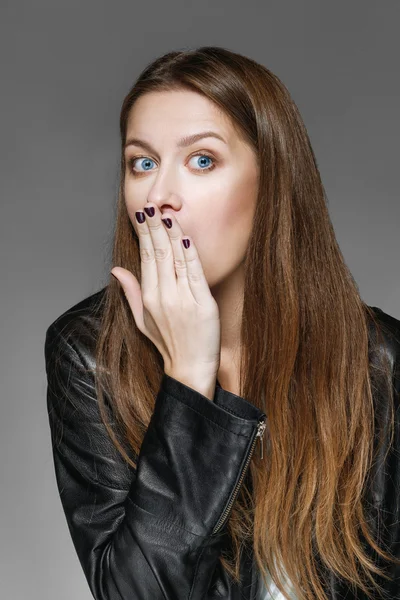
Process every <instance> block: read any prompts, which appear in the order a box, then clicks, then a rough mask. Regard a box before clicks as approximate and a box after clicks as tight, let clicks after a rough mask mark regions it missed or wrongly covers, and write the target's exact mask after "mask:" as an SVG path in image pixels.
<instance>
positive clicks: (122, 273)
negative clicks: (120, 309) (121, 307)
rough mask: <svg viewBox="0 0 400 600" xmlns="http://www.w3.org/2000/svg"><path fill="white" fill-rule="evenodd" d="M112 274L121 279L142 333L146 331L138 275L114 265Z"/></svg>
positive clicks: (120, 281)
mask: <svg viewBox="0 0 400 600" xmlns="http://www.w3.org/2000/svg"><path fill="white" fill-rule="evenodd" d="M110 273H111V274H112V275H114V277H115V278H116V279H117V280H118V281H119V283H120V284H121V287H122V289H123V292H124V294H125V297H126V299H127V301H128V304H129V306H130V308H131V311H132V314H133V316H134V319H135V323H136V325H137V327H138V329H140V331H141V332H142V333H144V332H145V330H146V326H145V323H144V318H143V300H142V293H141V289H140V285H139V282H138V280H137V279H136V277H135V276H134V275H133V274H132V273H131V272H130V271H128V270H127V269H124V268H123V267H113V269H112V270H111V271H110Z"/></svg>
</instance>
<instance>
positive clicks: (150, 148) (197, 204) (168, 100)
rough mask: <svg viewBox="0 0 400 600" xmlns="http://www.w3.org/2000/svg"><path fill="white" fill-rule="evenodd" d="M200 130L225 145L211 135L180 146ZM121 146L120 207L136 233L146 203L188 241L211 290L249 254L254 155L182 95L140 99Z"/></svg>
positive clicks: (193, 98)
mask: <svg viewBox="0 0 400 600" xmlns="http://www.w3.org/2000/svg"><path fill="white" fill-rule="evenodd" d="M205 131H213V132H215V133H216V134H218V135H220V136H221V137H222V138H223V140H224V141H222V140H221V139H217V138H215V137H209V136H208V137H204V138H203V139H199V140H197V141H195V142H194V143H191V144H190V145H187V146H184V147H183V146H180V145H179V140H180V139H181V138H183V137H187V136H191V135H194V134H197V133H202V132H205ZM133 138H135V140H136V141H135V143H134V144H133V143H132V144H130V143H129V142H130V140H133ZM139 140H140V142H142V144H141V143H140V142H139ZM126 142H127V144H128V145H127V147H126V148H125V159H126V171H125V182H124V183H125V201H126V206H127V210H128V214H129V218H130V220H131V222H132V225H133V227H134V228H135V231H136V232H137V221H136V217H135V212H136V211H138V210H141V211H143V207H144V205H145V204H146V203H147V202H151V203H153V204H155V205H156V206H157V207H158V209H159V211H160V212H161V213H162V214H163V216H169V215H171V214H172V217H173V218H175V219H176V220H177V221H178V223H179V225H180V227H181V228H182V230H183V234H187V235H188V236H190V237H191V238H192V239H193V241H194V243H195V245H196V248H197V251H198V253H199V256H200V260H201V263H202V265H203V270H204V274H205V277H206V279H207V282H208V284H209V286H210V288H212V287H213V286H215V285H217V284H219V283H221V282H222V281H223V280H224V279H226V278H227V277H228V276H229V275H231V274H232V273H233V272H234V271H235V270H236V269H237V268H238V267H239V266H240V264H241V263H242V262H243V259H244V256H245V253H246V249H247V245H248V240H249V234H250V229H251V225H252V219H253V215H254V209H255V204H256V199H257V191H258V174H259V172H258V165H257V160H256V156H255V154H254V151H253V150H252V149H251V148H250V147H249V146H248V145H247V144H245V142H243V140H242V139H241V138H240V137H239V136H238V134H237V132H236V131H235V129H234V128H233V126H232V124H231V122H230V120H229V119H228V117H226V116H225V115H224V114H223V113H222V112H221V111H220V110H219V109H218V107H217V106H216V105H214V104H213V103H212V102H211V101H210V100H208V98H206V97H204V96H202V95H201V94H198V93H197V92H192V91H186V90H185V91H168V92H151V93H147V94H145V95H144V96H141V97H140V98H139V99H138V100H137V101H136V103H135V104H134V105H133V107H132V109H131V112H130V115H129V120H128V128H127V137H126Z"/></svg>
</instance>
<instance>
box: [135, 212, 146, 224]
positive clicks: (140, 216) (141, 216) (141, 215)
mask: <svg viewBox="0 0 400 600" xmlns="http://www.w3.org/2000/svg"><path fill="white" fill-rule="evenodd" d="M135 217H136V221H137V222H138V223H144V221H145V220H146V217H145V216H144V212H141V211H140V210H138V211H137V212H135Z"/></svg>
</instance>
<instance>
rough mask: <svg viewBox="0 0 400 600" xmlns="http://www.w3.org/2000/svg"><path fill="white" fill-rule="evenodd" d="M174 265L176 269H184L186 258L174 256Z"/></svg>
mask: <svg viewBox="0 0 400 600" xmlns="http://www.w3.org/2000/svg"><path fill="white" fill-rule="evenodd" d="M174 266H175V269H176V270H177V271H184V270H186V260H185V259H181V258H174Z"/></svg>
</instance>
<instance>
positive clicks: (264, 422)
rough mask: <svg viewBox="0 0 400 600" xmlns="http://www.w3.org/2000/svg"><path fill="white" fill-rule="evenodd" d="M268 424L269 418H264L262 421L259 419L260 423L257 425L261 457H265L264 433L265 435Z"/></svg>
mask: <svg viewBox="0 0 400 600" xmlns="http://www.w3.org/2000/svg"><path fill="white" fill-rule="evenodd" d="M266 426H267V419H266V418H264V419H263V420H262V421H259V422H258V425H257V433H256V437H258V438H259V439H260V457H261V459H263V458H264V452H263V448H264V445H263V435H264V431H265V428H266Z"/></svg>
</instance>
